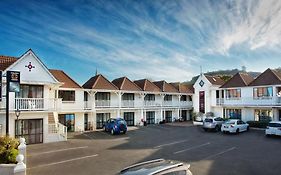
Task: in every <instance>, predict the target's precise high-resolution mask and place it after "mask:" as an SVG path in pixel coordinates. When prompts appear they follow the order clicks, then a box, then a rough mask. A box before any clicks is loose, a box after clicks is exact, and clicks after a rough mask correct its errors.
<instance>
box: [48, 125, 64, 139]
mask: <svg viewBox="0 0 281 175" xmlns="http://www.w3.org/2000/svg"><path fill="white" fill-rule="evenodd" d="M48 133H49V134H59V135H60V136H62V137H63V138H64V140H67V127H66V126H64V125H63V124H61V123H54V124H49V125H48Z"/></svg>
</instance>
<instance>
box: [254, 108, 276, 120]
mask: <svg viewBox="0 0 281 175" xmlns="http://www.w3.org/2000/svg"><path fill="white" fill-rule="evenodd" d="M272 117H273V114H272V110H271V109H255V121H271V120H272Z"/></svg>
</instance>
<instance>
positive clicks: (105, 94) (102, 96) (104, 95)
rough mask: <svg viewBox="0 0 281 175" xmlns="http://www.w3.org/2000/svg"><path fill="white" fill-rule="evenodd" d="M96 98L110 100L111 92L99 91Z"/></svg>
mask: <svg viewBox="0 0 281 175" xmlns="http://www.w3.org/2000/svg"><path fill="white" fill-rule="evenodd" d="M95 99H96V100H110V93H109V92H98V93H96V95H95Z"/></svg>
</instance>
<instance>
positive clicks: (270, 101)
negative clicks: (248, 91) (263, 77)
mask: <svg viewBox="0 0 281 175" xmlns="http://www.w3.org/2000/svg"><path fill="white" fill-rule="evenodd" d="M216 104H217V105H218V106H220V105H224V106H281V97H276V96H274V97H261V98H253V97H242V98H238V99H237V98H235V99H222V98H220V99H219V98H218V99H217V100H216Z"/></svg>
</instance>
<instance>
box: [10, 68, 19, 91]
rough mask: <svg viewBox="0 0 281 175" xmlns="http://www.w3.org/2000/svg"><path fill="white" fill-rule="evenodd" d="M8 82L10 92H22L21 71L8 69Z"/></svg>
mask: <svg viewBox="0 0 281 175" xmlns="http://www.w3.org/2000/svg"><path fill="white" fill-rule="evenodd" d="M7 83H9V92H20V72H18V71H7Z"/></svg>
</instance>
